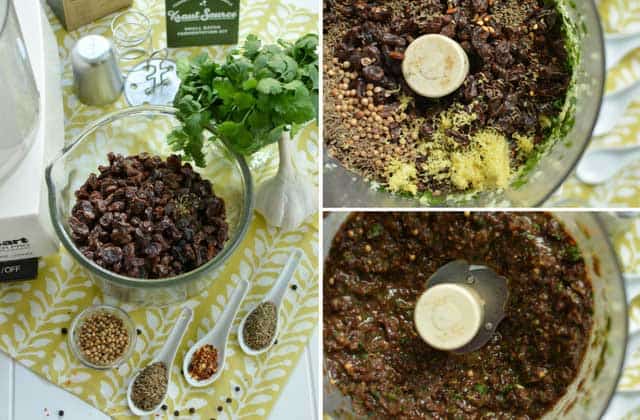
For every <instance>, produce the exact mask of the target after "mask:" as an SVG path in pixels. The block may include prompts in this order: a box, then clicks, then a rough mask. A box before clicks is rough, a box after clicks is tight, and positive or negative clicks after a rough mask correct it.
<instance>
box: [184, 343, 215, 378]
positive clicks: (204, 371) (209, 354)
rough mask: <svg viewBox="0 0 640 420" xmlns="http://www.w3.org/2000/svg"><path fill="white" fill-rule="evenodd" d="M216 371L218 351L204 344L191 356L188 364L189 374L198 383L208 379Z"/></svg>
mask: <svg viewBox="0 0 640 420" xmlns="http://www.w3.org/2000/svg"><path fill="white" fill-rule="evenodd" d="M217 371H218V350H217V349H216V348H215V347H213V346H212V345H211V344H205V345H204V346H202V347H200V348H199V349H198V350H196V352H195V353H194V354H193V358H192V359H191V363H190V364H189V374H190V375H191V376H192V377H193V378H194V379H197V380H198V381H204V380H205V379H209V378H210V377H212V376H213V375H214V374H215V373H216V372H217Z"/></svg>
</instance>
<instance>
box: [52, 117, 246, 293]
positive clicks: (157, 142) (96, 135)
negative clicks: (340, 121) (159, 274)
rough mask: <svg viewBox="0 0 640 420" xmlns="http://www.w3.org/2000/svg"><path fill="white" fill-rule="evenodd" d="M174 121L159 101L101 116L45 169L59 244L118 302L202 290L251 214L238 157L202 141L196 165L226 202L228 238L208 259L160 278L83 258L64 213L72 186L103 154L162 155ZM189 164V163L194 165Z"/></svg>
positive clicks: (242, 165)
mask: <svg viewBox="0 0 640 420" xmlns="http://www.w3.org/2000/svg"><path fill="white" fill-rule="evenodd" d="M177 125H179V122H178V120H177V119H176V117H175V110H174V109H173V108H170V107H162V106H142V107H135V108H127V109H125V110H123V111H118V112H115V113H112V114H110V115H107V116H105V117H104V118H101V119H100V120H98V121H96V122H95V123H93V124H92V125H90V126H89V127H87V128H86V130H84V132H83V133H82V134H80V135H79V136H78V138H77V139H75V140H74V141H73V142H72V143H71V144H69V145H67V146H66V147H65V148H64V149H63V150H62V152H61V153H60V154H59V155H58V156H57V157H56V158H55V159H54V160H53V162H52V163H51V165H49V166H48V167H47V169H46V182H47V188H48V190H49V210H50V213H51V219H52V222H53V226H54V228H55V231H56V233H57V235H58V237H59V238H60V241H62V244H63V245H64V246H65V248H66V249H67V250H68V251H69V253H70V254H71V255H72V256H73V258H74V260H75V261H76V262H78V263H79V264H80V265H81V266H82V267H83V268H84V269H85V271H86V273H87V275H88V276H89V277H90V278H91V279H92V280H93V281H94V282H95V283H96V284H97V285H98V286H99V287H100V289H101V290H102V291H103V292H104V293H105V294H106V295H107V296H111V297H114V298H116V299H118V300H121V301H124V302H132V303H139V304H146V305H150V304H153V305H160V304H168V303H174V302H179V301H184V300H185V299H188V298H189V297H192V296H194V295H196V294H198V293H199V292H200V291H202V290H203V289H205V288H206V287H207V286H208V285H209V284H210V283H211V282H212V281H214V280H215V278H216V276H217V275H218V274H219V273H220V272H221V271H222V270H223V269H224V266H225V263H226V261H227V260H228V259H229V257H230V256H231V255H232V254H233V252H234V251H235V249H236V248H237V247H238V245H239V244H240V242H241V241H242V239H243V238H244V236H245V234H246V232H247V229H248V227H249V224H250V222H251V215H252V213H253V182H252V178H251V173H250V172H249V168H248V167H247V164H246V162H245V160H244V158H243V157H242V156H240V155H238V154H235V153H233V152H232V151H231V150H230V149H228V148H227V147H226V146H225V145H224V143H222V142H218V141H216V142H208V144H207V162H208V165H207V167H206V168H196V169H197V171H198V172H199V173H200V174H201V175H202V177H203V178H205V179H208V180H209V181H211V184H212V185H213V189H214V191H215V194H216V195H217V196H219V197H221V198H222V199H224V202H225V204H226V210H227V222H228V224H229V239H228V241H227V243H226V244H225V246H224V248H223V249H222V251H220V253H219V254H218V255H216V256H215V257H214V258H213V259H212V260H210V261H208V262H207V263H205V264H204V265H202V266H200V267H198V268H197V269H195V270H192V271H190V272H188V273H184V274H181V275H179V276H175V277H169V278H164V279H157V280H156V279H137V278H131V277H126V276H122V275H119V274H116V273H113V272H111V271H108V270H106V269H104V268H102V267H100V266H98V265H97V264H95V263H94V262H93V261H91V260H89V259H87V258H86V257H85V256H84V255H82V253H81V252H80V251H79V250H78V248H77V247H76V246H75V244H74V243H73V241H72V239H71V237H70V229H69V224H68V218H69V216H70V215H71V209H72V208H73V206H74V204H75V202H76V199H75V195H74V193H75V191H76V190H77V189H78V188H79V187H80V186H81V185H82V184H83V183H84V182H85V181H86V179H87V177H88V176H89V174H90V173H92V172H93V173H96V172H98V166H99V165H105V164H107V163H108V160H107V153H109V152H114V153H119V154H122V155H124V156H128V155H135V154H139V153H142V152H148V153H150V154H152V155H159V156H162V157H167V156H168V155H170V154H171V149H170V147H169V146H168V144H167V135H168V134H169V133H170V132H171V131H172V130H173V128H174V127H176V126H177ZM194 168H195V166H194Z"/></svg>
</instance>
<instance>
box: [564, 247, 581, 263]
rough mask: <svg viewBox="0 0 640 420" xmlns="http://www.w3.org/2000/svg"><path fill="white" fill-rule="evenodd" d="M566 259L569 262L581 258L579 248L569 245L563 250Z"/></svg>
mask: <svg viewBox="0 0 640 420" xmlns="http://www.w3.org/2000/svg"><path fill="white" fill-rule="evenodd" d="M565 253H566V256H567V259H568V260H569V261H571V262H578V261H580V260H581V259H582V253H581V252H580V248H578V247H577V246H576V245H574V246H570V247H568V248H567V249H566V250H565Z"/></svg>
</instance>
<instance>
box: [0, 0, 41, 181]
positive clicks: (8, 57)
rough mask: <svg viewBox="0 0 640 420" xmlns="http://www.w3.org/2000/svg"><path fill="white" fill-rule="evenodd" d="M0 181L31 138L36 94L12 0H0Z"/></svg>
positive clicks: (38, 103) (36, 99) (23, 153)
mask: <svg viewBox="0 0 640 420" xmlns="http://www.w3.org/2000/svg"><path fill="white" fill-rule="evenodd" d="M0 71H2V77H0V92H2V94H3V96H4V98H3V99H2V101H0V127H1V128H2V135H1V136H0V182H3V181H4V180H5V179H6V177H7V175H8V174H9V173H10V172H11V171H12V170H13V169H14V168H15V167H16V166H18V163H20V161H21V159H22V158H23V157H24V155H26V154H27V152H28V151H29V149H30V147H31V145H32V144H33V140H34V138H35V128H36V126H37V122H38V114H39V108H40V95H39V94H38V89H37V88H36V81H35V78H34V75H33V70H32V68H31V63H30V62H29V55H28V54H27V49H26V46H25V43H24V39H23V37H22V31H21V30H20V24H19V23H18V17H17V16H16V12H15V9H14V7H13V2H12V0H0Z"/></svg>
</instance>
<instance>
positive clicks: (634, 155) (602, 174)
mask: <svg viewBox="0 0 640 420" xmlns="http://www.w3.org/2000/svg"><path fill="white" fill-rule="evenodd" d="M636 159H640V146H632V147H619V148H603V149H594V150H592V151H589V152H587V153H585V155H584V157H583V158H582V160H581V161H580V163H579V164H578V167H577V168H576V176H577V177H578V179H579V180H580V181H582V182H584V183H585V184H589V185H600V184H603V183H605V182H607V181H608V180H610V179H611V178H613V176H614V175H616V174H617V173H618V172H619V171H620V169H622V168H623V167H625V166H627V165H628V164H630V163H631V162H633V161H634V160H636Z"/></svg>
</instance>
